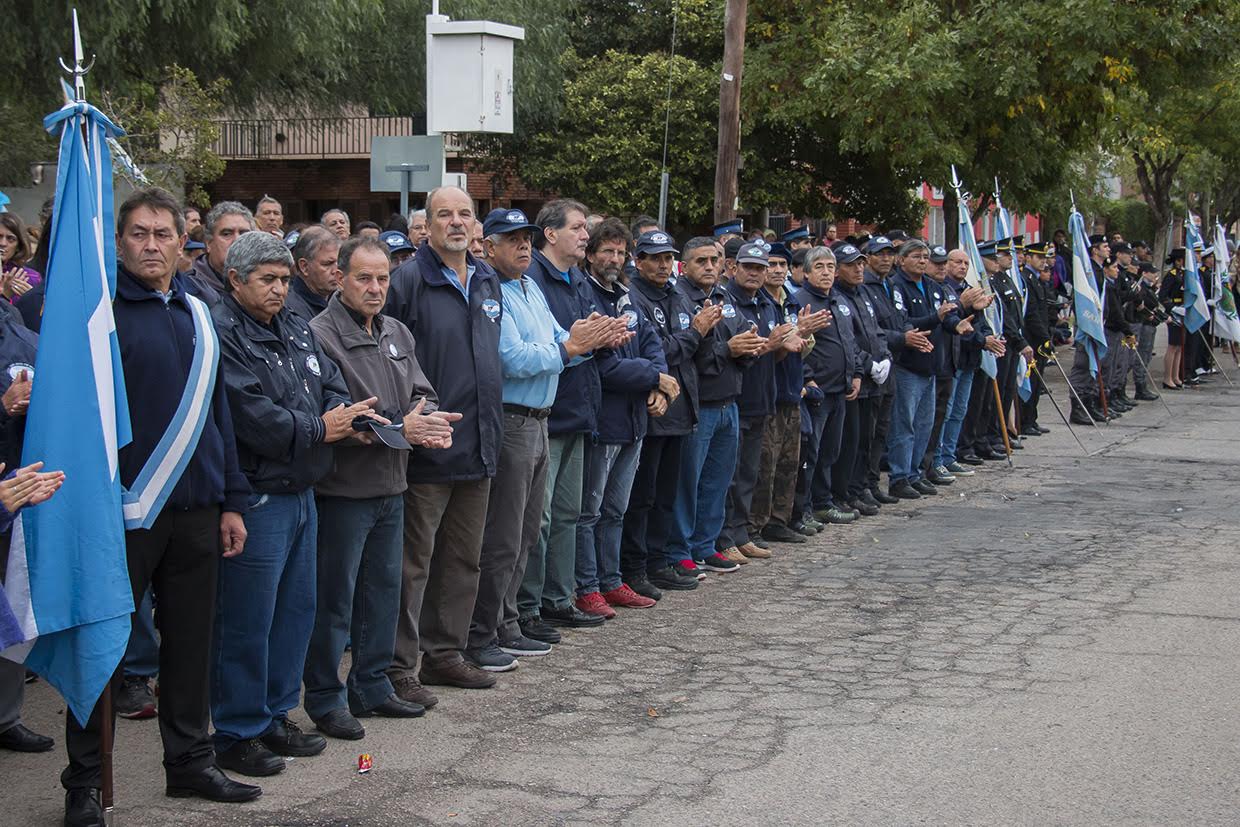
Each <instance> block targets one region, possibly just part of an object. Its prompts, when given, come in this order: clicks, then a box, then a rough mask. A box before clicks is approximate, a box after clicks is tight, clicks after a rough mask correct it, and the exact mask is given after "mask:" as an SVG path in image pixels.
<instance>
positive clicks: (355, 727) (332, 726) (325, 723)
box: [314, 707, 425, 741]
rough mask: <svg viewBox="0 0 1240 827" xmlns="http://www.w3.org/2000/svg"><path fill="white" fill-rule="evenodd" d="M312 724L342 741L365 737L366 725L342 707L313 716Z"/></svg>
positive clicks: (357, 739) (358, 739) (325, 733)
mask: <svg viewBox="0 0 1240 827" xmlns="http://www.w3.org/2000/svg"><path fill="white" fill-rule="evenodd" d="M418 708H419V709H423V707H418ZM423 711H425V710H424V709H423ZM314 726H315V728H316V729H318V731H319V732H321V733H323V734H324V735H326V736H327V737H329V738H339V739H340V740H342V741H360V740H362V739H363V738H365V737H366V727H364V726H362V724H361V722H360V721H358V720H357V718H355V717H354V716H353V713H351V712H350V711H349V710H347V709H344V708H343V707H341V708H340V709H333V710H332V711H330V712H328V713H327V714H326V715H324V716H322V717H321V718H315V719H314Z"/></svg>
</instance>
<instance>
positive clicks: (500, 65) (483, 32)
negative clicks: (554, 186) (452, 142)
mask: <svg viewBox="0 0 1240 827" xmlns="http://www.w3.org/2000/svg"><path fill="white" fill-rule="evenodd" d="M524 39H525V30H524V29H522V28H520V27H518V26H507V25H504V24H503V23H492V22H491V21H489V20H462V21H455V22H453V21H449V20H448V18H447V17H444V16H442V15H440V16H436V15H431V16H429V17H427V19H426V55H427V60H426V101H427V131H429V132H431V133H436V132H502V133H511V132H512V122H513V88H512V87H513V81H512V53H513V44H514V43H515V42H516V41H518V40H524Z"/></svg>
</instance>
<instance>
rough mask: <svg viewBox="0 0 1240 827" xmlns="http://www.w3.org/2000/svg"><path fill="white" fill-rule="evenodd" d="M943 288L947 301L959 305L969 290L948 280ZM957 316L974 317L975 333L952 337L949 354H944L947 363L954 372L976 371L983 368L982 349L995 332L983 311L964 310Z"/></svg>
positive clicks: (964, 285)
mask: <svg viewBox="0 0 1240 827" xmlns="http://www.w3.org/2000/svg"><path fill="white" fill-rule="evenodd" d="M941 287H942V288H943V292H944V294H945V295H946V297H947V300H948V301H953V302H956V303H957V304H959V303H960V294H961V293H963V292H964V291H965V290H967V289H968V285H967V284H965V283H964V282H961V283H960V284H953V283H952V280H951V279H946V280H945V281H944V282H943V284H942V285H941ZM957 315H961V316H962V317H964V316H969V315H972V316H973V321H972V322H971V324H972V325H973V332H972V333H969V334H967V335H965V336H952V338H951V346H950V347H949V348H948V350H949V353H947V354H944V355H945V356H947V357H948V358H947V359H946V361H947V362H948V363H949V364H950V365H951V367H952V369H953V370H976V369H978V368H979V367H981V366H982V348H983V347H984V346H985V345H986V337H987V336H993V335H994V331H993V330H991V329H990V323H989V322H987V321H986V314H985V312H983V311H981V310H979V311H976V312H974V311H973V310H968V311H967V312H966V311H963V310H962V311H960V312H959V313H957Z"/></svg>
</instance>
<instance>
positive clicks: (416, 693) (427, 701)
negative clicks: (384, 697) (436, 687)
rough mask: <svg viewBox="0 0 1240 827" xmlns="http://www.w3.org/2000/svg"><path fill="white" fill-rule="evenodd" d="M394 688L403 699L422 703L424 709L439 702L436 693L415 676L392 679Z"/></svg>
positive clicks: (413, 702)
mask: <svg viewBox="0 0 1240 827" xmlns="http://www.w3.org/2000/svg"><path fill="white" fill-rule="evenodd" d="M392 689H393V690H395V692H396V697H398V698H400V699H401V700H402V701H408V702H409V703H411V704H420V705H421V706H422V707H423V708H424V709H430V708H431V707H432V706H434V705H435V704H437V703H439V698H437V697H436V696H435V693H434V692H432V691H430V690H429V689H427V688H426V687H425V686H423V685H422V683H421V681H419V680H418V679H417V678H415V677H412V676H410V677H407V678H400V679H398V680H394V681H392Z"/></svg>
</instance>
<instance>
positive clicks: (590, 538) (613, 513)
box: [577, 440, 642, 597]
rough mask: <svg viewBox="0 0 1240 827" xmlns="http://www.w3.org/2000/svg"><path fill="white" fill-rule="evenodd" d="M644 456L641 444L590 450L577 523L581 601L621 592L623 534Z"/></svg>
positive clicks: (605, 446) (578, 594)
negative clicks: (593, 595)
mask: <svg viewBox="0 0 1240 827" xmlns="http://www.w3.org/2000/svg"><path fill="white" fill-rule="evenodd" d="M641 452H642V443H641V440H638V441H637V442H633V443H630V444H628V445H587V446H586V454H585V472H584V475H583V476H584V485H583V486H582V494H581V517H580V518H578V520H577V596H578V597H581V596H583V595H586V594H589V593H590V592H598V591H602V592H609V591H612V590H613V589H618V588H620V534H621V531H622V530H623V527H624V511H625V509H626V508H628V506H629V491H630V490H631V489H632V488H633V475H634V474H636V473H637V460H638V457H640V456H641Z"/></svg>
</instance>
